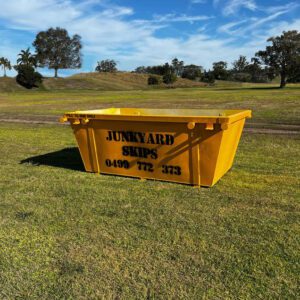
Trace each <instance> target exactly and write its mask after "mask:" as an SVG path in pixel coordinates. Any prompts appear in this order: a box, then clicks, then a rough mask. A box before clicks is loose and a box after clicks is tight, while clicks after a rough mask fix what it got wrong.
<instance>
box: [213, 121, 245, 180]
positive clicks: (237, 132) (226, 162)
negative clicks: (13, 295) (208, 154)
mask: <svg viewBox="0 0 300 300" xmlns="http://www.w3.org/2000/svg"><path fill="white" fill-rule="evenodd" d="M244 124H245V119H241V120H239V121H237V122H235V123H232V124H230V125H229V127H228V129H226V130H224V131H223V136H222V141H221V145H220V151H219V155H218V159H217V165H216V171H215V176H214V182H213V184H215V183H216V182H217V181H218V180H219V179H220V178H221V177H222V176H223V175H224V174H225V173H226V172H227V171H228V170H229V169H230V168H231V167H232V164H233V160H234V157H235V154H236V150H237V147H238V144H239V141H240V138H241V135H242V131H243V127H244Z"/></svg>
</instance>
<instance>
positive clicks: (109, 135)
mask: <svg viewBox="0 0 300 300" xmlns="http://www.w3.org/2000/svg"><path fill="white" fill-rule="evenodd" d="M106 139H107V140H108V141H111V140H112V135H111V131H110V130H109V131H108V136H107V137H106Z"/></svg>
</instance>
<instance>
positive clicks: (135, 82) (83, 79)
mask: <svg viewBox="0 0 300 300" xmlns="http://www.w3.org/2000/svg"><path fill="white" fill-rule="evenodd" d="M148 76H149V75H147V74H135V73H129V72H118V73H95V72H94V73H80V74H76V75H73V76H70V77H66V78H59V79H55V78H48V79H46V80H45V81H44V87H45V88H46V89H50V90H52V89H54V90H59V89H75V90H77V89H91V90H103V91H104V90H106V91H119V90H139V89H149V88H153V87H149V86H148V84H147V79H148ZM164 86H165V85H162V86H161V87H164ZM173 86H174V87H197V86H204V84H203V83H202V82H194V81H191V80H187V79H182V78H178V80H177V81H176V82H175V84H174V85H173Z"/></svg>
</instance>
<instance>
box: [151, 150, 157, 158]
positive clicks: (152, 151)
mask: <svg viewBox="0 0 300 300" xmlns="http://www.w3.org/2000/svg"><path fill="white" fill-rule="evenodd" d="M150 153H151V155H150V157H151V158H152V159H157V149H151V151H150Z"/></svg>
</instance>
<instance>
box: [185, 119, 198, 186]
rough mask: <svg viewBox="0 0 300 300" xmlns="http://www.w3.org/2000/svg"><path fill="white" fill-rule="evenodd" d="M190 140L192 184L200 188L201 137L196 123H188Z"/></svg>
mask: <svg viewBox="0 0 300 300" xmlns="http://www.w3.org/2000/svg"><path fill="white" fill-rule="evenodd" d="M187 129H188V140H189V168H190V184H192V185H193V186H194V187H198V188H199V187H200V185H201V174H200V136H199V134H198V131H197V130H196V129H197V124H196V123H195V122H188V123H187Z"/></svg>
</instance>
